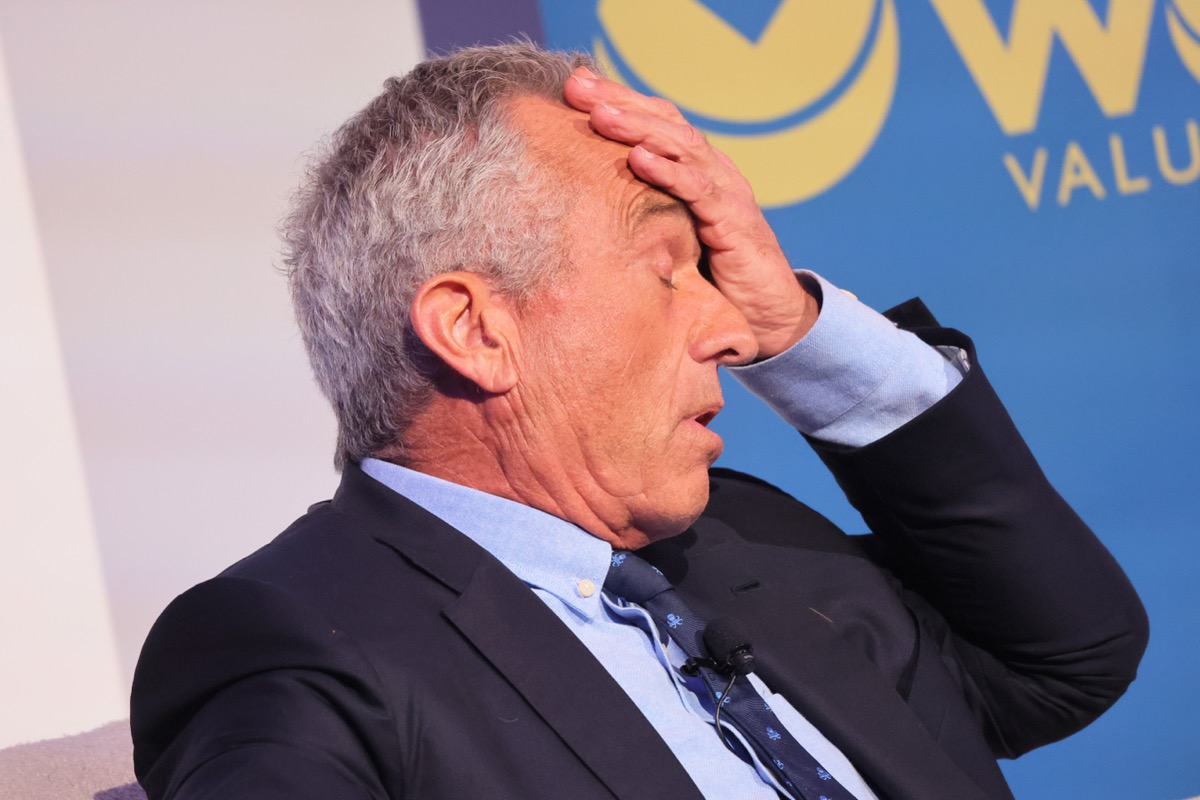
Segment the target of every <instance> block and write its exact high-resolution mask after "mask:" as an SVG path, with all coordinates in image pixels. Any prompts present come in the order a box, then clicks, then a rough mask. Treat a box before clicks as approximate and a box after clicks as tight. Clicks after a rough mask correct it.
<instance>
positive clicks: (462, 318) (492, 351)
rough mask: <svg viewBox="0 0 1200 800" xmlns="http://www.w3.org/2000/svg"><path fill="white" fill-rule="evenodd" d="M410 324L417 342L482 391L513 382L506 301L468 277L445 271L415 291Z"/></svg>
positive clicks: (512, 332) (511, 322)
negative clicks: (417, 338) (421, 343)
mask: <svg viewBox="0 0 1200 800" xmlns="http://www.w3.org/2000/svg"><path fill="white" fill-rule="evenodd" d="M410 319H411V321H412V326H413V330H414V331H416V334H417V336H418V337H419V338H420V340H421V341H422V342H423V343H424V344H425V346H426V347H428V348H429V349H430V350H432V351H433V352H434V353H435V354H436V355H437V356H438V357H439V358H441V360H442V361H443V362H445V363H446V365H447V366H448V367H450V369H452V370H454V371H455V372H457V373H458V374H459V375H461V376H462V377H464V378H466V379H467V380H469V381H471V382H472V383H474V384H475V385H477V386H478V387H479V388H481V389H483V390H484V391H485V392H489V393H491V394H502V393H504V392H507V391H508V390H509V389H511V388H512V387H513V386H514V385H515V384H516V382H517V370H516V367H515V359H514V356H515V355H516V354H515V352H514V347H515V346H516V344H517V326H516V319H515V317H514V316H513V313H512V310H511V301H509V300H507V299H506V298H505V297H504V296H502V295H500V294H499V293H497V292H496V291H494V290H493V289H492V288H491V287H490V286H488V284H487V282H486V281H485V280H484V279H483V278H481V277H480V276H478V275H476V274H474V273H471V272H445V273H442V274H441V275H436V276H434V277H433V278H430V279H429V280H428V281H426V282H425V284H424V285H422V286H421V288H420V289H418V290H417V294H416V296H415V297H414V298H413V301H412V309H411V315H410Z"/></svg>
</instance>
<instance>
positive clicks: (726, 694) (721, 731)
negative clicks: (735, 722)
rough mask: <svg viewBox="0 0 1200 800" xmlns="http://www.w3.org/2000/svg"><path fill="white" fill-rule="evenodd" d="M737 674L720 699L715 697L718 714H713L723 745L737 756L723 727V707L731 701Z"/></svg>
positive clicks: (730, 679) (733, 675) (731, 678)
mask: <svg viewBox="0 0 1200 800" xmlns="http://www.w3.org/2000/svg"><path fill="white" fill-rule="evenodd" d="M737 677H738V676H737V673H736V672H735V673H733V674H732V675H730V676H729V683H727V684H725V691H723V692H721V695H720V696H719V697H714V698H713V700H714V701H715V702H716V704H717V710H716V713H714V714H713V725H716V726H717V735H718V736H720V737H721V744H723V745H725V749H727V750H728V751H729V752H731V753H734V754H735V755H736V754H737V751H736V750H734V749H733V745H731V744H730V743H729V740H728V739H726V738H725V729H724V728H722V727H721V706H723V705H725V701H726V700H728V699H729V690H730V689H732V688H733V682H734V681H736V680H737Z"/></svg>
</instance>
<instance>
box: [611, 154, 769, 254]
mask: <svg viewBox="0 0 1200 800" xmlns="http://www.w3.org/2000/svg"><path fill="white" fill-rule="evenodd" d="M629 168H630V169H631V170H633V173H634V174H635V175H637V176H638V177H639V178H641V179H642V180H644V181H645V182H646V183H649V184H651V185H653V186H657V187H658V188H660V189H662V190H663V191H665V192H667V193H668V194H670V195H673V196H675V197H678V198H679V199H680V200H682V201H683V202H685V203H687V205H688V209H689V210H691V212H692V214H693V215H694V216H695V217H696V220H697V222H699V223H700V224H701V226H702V228H704V227H707V228H710V231H709V237H712V238H713V239H714V240H712V241H705V244H707V245H709V246H710V247H713V246H716V247H721V246H724V245H725V244H726V243H725V242H724V241H717V240H723V239H724V238H725V236H726V235H727V234H728V233H730V232H731V231H732V230H737V229H739V228H741V227H743V225H745V224H746V223H748V222H750V221H752V220H754V219H757V218H758V217H759V216H761V214H760V212H759V210H758V206H757V205H756V204H755V203H754V196H753V193H744V192H741V191H733V192H731V191H727V190H725V189H724V188H723V187H722V186H721V185H720V184H718V183H717V182H716V181H715V180H713V178H712V176H711V175H710V174H709V173H708V172H706V171H705V170H702V169H697V168H696V167H693V166H690V165H688V164H681V163H680V162H678V161H673V160H671V159H669V158H664V157H663V156H660V155H658V154H656V153H654V152H651V151H650V150H648V149H646V148H645V147H642V146H640V145H639V146H637V147H635V148H633V149H632V150H631V151H629ZM739 188H740V187H739ZM706 238H708V237H706V236H705V234H704V232H703V230H702V231H701V239H706Z"/></svg>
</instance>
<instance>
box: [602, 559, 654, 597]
mask: <svg viewBox="0 0 1200 800" xmlns="http://www.w3.org/2000/svg"><path fill="white" fill-rule="evenodd" d="M604 588H605V589H607V590H608V591H609V592H611V593H613V594H615V595H618V596H619V597H624V598H625V599H626V600H628V601H630V602H631V603H639V604H642V605H644V604H645V603H646V601H647V600H649V599H650V598H652V597H654V596H656V595H659V594H662V593H663V592H665V591H667V590H668V589H670V588H671V582H670V581H668V580H667V579H666V578H665V577H663V574H662V573H661V572H659V571H658V569H657V568H656V567H652V566H650V564H648V563H647V562H645V561H643V560H642V559H640V558H638V557H637V556H635V555H634V554H633V553H631V552H629V551H628V550H614V551H613V554H612V565H611V566H609V568H608V577H607V578H605V579H604Z"/></svg>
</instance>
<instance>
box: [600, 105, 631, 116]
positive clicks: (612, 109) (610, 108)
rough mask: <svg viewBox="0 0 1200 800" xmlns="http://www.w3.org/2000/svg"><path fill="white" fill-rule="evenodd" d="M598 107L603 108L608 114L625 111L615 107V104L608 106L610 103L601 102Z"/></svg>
mask: <svg viewBox="0 0 1200 800" xmlns="http://www.w3.org/2000/svg"><path fill="white" fill-rule="evenodd" d="M600 107H601V108H603V109H604V110H605V111H606V112H608V113H609V114H624V113H625V112H624V111H622V110H621V109H619V108H617V107H616V106H610V105H607V104H601V106H600Z"/></svg>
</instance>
